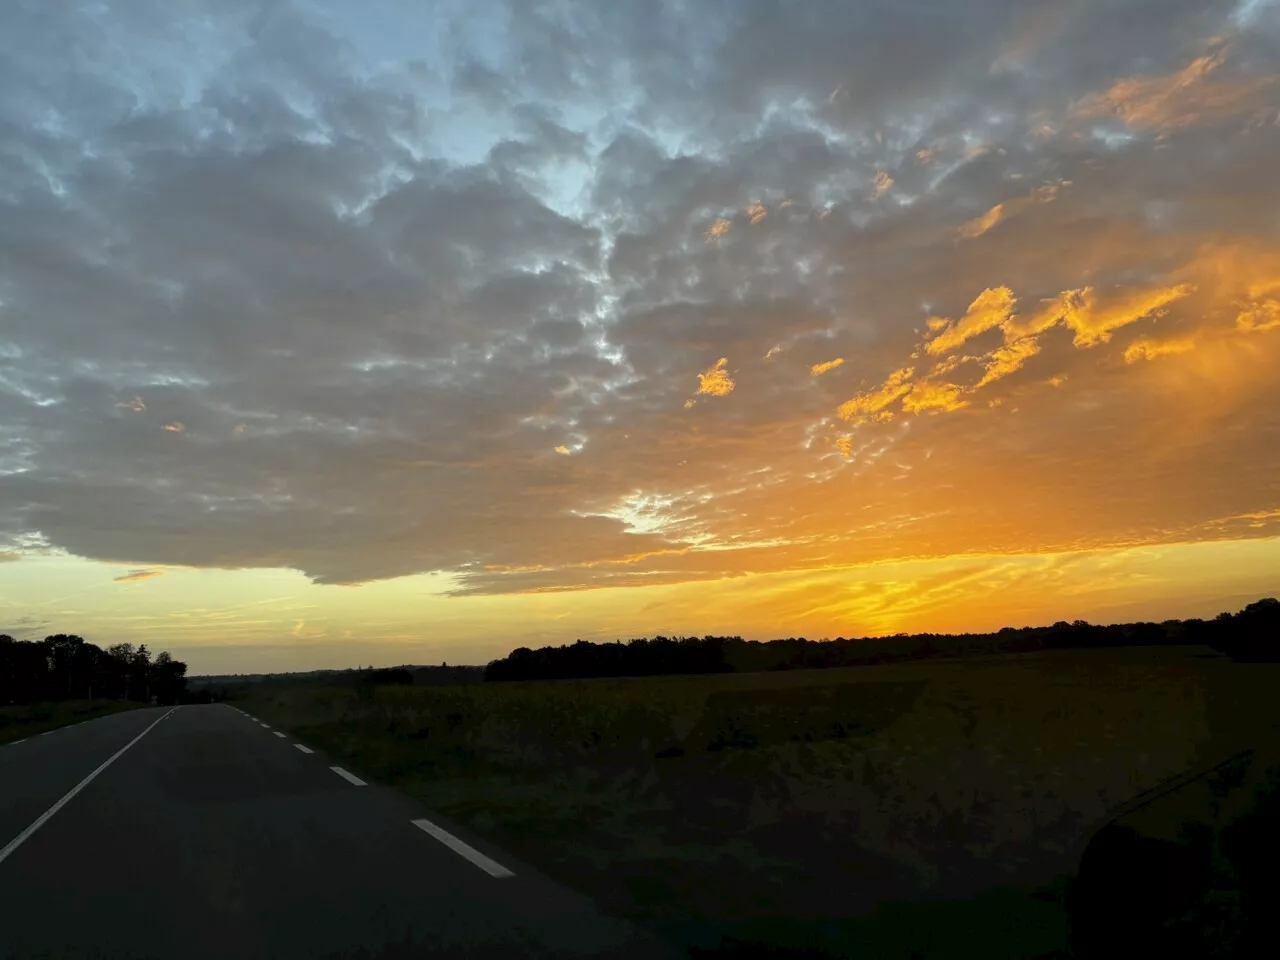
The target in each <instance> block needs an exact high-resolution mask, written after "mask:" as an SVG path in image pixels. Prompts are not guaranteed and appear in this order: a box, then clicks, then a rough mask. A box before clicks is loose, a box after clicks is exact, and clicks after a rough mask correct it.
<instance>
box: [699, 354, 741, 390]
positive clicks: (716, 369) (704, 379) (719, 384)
mask: <svg viewBox="0 0 1280 960" xmlns="http://www.w3.org/2000/svg"><path fill="white" fill-rule="evenodd" d="M728 362H729V360H728V358H727V357H721V358H720V359H719V360H717V361H716V363H715V366H713V367H711V368H709V369H707V370H704V371H703V372H702V373H700V374H698V392H699V393H705V394H707V395H708V396H711V397H727V396H728V395H729V394H731V393H733V388H734V386H735V384H734V382H733V380H732V379H731V378H730V376H729V374H728V371H726V370H725V364H726V363H728Z"/></svg>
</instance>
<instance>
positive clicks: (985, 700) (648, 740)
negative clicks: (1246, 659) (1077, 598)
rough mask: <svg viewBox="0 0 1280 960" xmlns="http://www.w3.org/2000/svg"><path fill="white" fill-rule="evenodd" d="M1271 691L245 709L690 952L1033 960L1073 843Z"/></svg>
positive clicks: (1190, 682)
mask: <svg viewBox="0 0 1280 960" xmlns="http://www.w3.org/2000/svg"><path fill="white" fill-rule="evenodd" d="M1278 672H1280V665H1275V666H1272V665H1258V664H1251V665H1248V666H1244V665H1237V664H1233V663H1231V662H1229V661H1227V660H1224V659H1223V658H1220V657H1216V656H1213V655H1212V653H1211V651H1208V650H1207V649H1205V648H1199V647H1165V648H1153V647H1133V648H1123V649H1119V650H1110V651H1107V650H1084V651H1081V650H1074V651H1053V652H1044V653H1035V654H1022V655H1005V656H992V657H985V658H979V659H972V660H956V661H938V662H921V663H910V664H893V665H883V666H867V667H852V668H844V669H832V670H812V671H794V672H778V673H757V674H729V675H717V676H700V677H657V678H641V679H626V680H582V681H543V682H527V683H504V684H483V685H474V686H459V687H378V688H374V689H372V690H366V691H364V692H363V693H362V692H359V691H357V690H352V689H333V688H309V689H308V688H296V689H290V690H277V691H270V690H266V689H264V690H260V691H257V692H255V693H253V694H250V699H249V700H248V701H247V703H246V706H247V707H248V708H249V709H250V710H251V711H253V712H255V713H257V714H258V715H259V716H261V717H263V718H264V719H266V720H269V721H271V722H273V723H275V724H277V725H279V726H281V727H284V728H286V729H291V730H293V731H295V732H296V733H297V734H298V735H299V736H300V737H301V738H303V739H304V740H306V741H307V742H310V743H313V744H314V745H316V746H319V747H322V748H323V749H325V750H327V751H328V752H329V753H331V754H332V755H334V756H336V757H341V758H343V760H344V762H346V763H348V764H350V765H351V766H352V767H353V768H356V769H359V770H363V771H365V772H367V773H369V774H370V775H371V776H374V777H376V778H379V779H381V780H383V781H384V782H388V783H392V784H395V785H397V786H399V787H400V788H401V789H403V790H405V791H406V792H408V793H410V794H413V795H415V796H417V797H420V798H421V799H423V800H424V801H425V802H426V803H427V804H428V805H429V806H431V807H432V808H434V809H435V810H437V811H439V812H441V813H443V814H444V815H445V816H446V817H449V818H451V819H453V820H455V821H457V822H459V823H465V824H466V825H468V826H469V827H470V828H472V829H474V830H475V831H476V832H477V833H479V834H481V835H484V836H487V837H489V838H491V839H492V840H493V841H494V842H495V843H496V844H497V845H498V846H499V847H500V848H502V849H506V850H508V851H510V852H511V853H512V854H514V855H515V856H518V857H520V858H521V859H523V860H525V861H527V862H529V863H532V864H535V865H537V866H538V867H539V868H540V869H542V870H543V871H544V872H546V873H547V874H549V875H551V876H553V877H555V878H556V879H558V880H560V881H562V882H564V883H566V884H567V885H569V886H572V887H576V888H577V889H580V890H583V891H586V892H589V894H590V895H591V896H592V897H593V898H594V899H595V900H596V901H597V902H598V903H600V904H601V905H602V907H604V908H605V909H607V910H611V911H613V912H616V913H618V914H621V915H625V916H628V917H631V918H633V919H635V920H636V921H638V922H640V923H643V924H645V925H647V926H649V927H651V928H652V929H655V930H657V931H658V932H660V933H663V934H664V935H666V936H668V937H670V938H671V939H672V940H674V941H676V942H679V943H682V944H685V945H688V946H689V947H690V949H691V951H692V955H694V956H697V955H699V952H700V950H701V949H704V948H705V949H708V950H710V948H713V947H716V948H717V951H716V953H715V955H717V956H722V955H731V954H732V951H731V950H730V951H728V952H727V953H726V947H725V944H727V943H731V942H732V941H733V940H735V939H737V940H741V941H744V942H754V943H772V944H778V945H780V946H782V945H785V946H789V947H793V948H801V947H805V946H811V947H815V948H816V947H820V948H823V949H825V950H829V951H830V955H845V954H846V953H849V952H855V951H856V955H858V956H861V957H880V956H883V957H903V956H916V957H939V958H941V957H963V956H973V955H982V956H984V957H1048V956H1056V955H1060V954H1059V953H1058V951H1060V950H1061V948H1062V946H1063V940H1064V915H1063V911H1062V909H1061V906H1060V903H1059V892H1060V890H1061V885H1062V880H1063V878H1064V876H1065V875H1067V874H1069V873H1070V872H1072V871H1073V870H1074V866H1075V859H1074V858H1076V857H1078V854H1079V849H1080V844H1081V843H1082V842H1083V840H1085V839H1087V837H1088V835H1089V834H1090V833H1091V832H1092V830H1093V829H1094V828H1096V827H1097V826H1098V825H1099V824H1100V822H1101V821H1102V820H1103V819H1104V818H1105V817H1106V815H1107V814H1108V811H1110V810H1112V809H1114V808H1115V807H1116V806H1117V805H1118V804H1120V803H1121V802H1123V801H1125V800H1127V799H1129V798H1131V797H1132V796H1134V795H1135V794H1137V793H1139V792H1141V791H1143V790H1145V789H1148V788H1150V787H1152V786H1154V785H1156V784H1158V783H1160V782H1161V781H1162V780H1164V779H1166V778H1168V777H1170V776H1173V775H1175V774H1177V773H1179V772H1180V771H1182V770H1184V769H1186V768H1187V767H1189V766H1191V765H1193V764H1194V763H1196V762H1198V761H1201V760H1204V759H1206V758H1209V757H1214V756H1218V755H1225V753H1226V752H1228V751H1230V750H1231V749H1232V748H1233V747H1235V746H1236V745H1238V744H1241V743H1243V744H1246V745H1247V744H1248V743H1249V742H1251V741H1252V740H1254V739H1256V738H1257V737H1259V736H1262V735H1264V734H1265V732H1266V731H1270V730H1273V729H1275V728H1276V722H1277V720H1280V706H1273V705H1272V703H1271V701H1270V699H1269V698H1268V696H1267V694H1266V691H1267V690H1268V688H1272V687H1274V684H1275V680H1276V677H1277V673H1278ZM979 944H980V945H981V947H980V949H979V952H978V954H975V952H974V951H975V946H976V945H979ZM708 955H711V954H710V953H708ZM744 955H745V954H744ZM795 955H800V954H795ZM813 955H814V956H817V955H819V954H817V953H815V954H813ZM821 955H828V954H826V953H824V954H821Z"/></svg>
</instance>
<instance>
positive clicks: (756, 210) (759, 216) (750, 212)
mask: <svg viewBox="0 0 1280 960" xmlns="http://www.w3.org/2000/svg"><path fill="white" fill-rule="evenodd" d="M768 215H769V211H768V210H767V209H765V207H764V205H763V204H759V203H753V204H751V206H749V207H747V216H748V217H750V218H751V225H752V226H753V227H754V226H755V225H756V224H757V223H759V222H760V221H761V220H763V219H764V218H765V217H767V216H768Z"/></svg>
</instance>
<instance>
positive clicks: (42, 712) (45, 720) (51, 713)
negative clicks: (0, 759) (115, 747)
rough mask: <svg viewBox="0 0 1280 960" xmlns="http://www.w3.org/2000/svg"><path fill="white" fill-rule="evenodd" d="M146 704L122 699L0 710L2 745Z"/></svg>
mask: <svg viewBox="0 0 1280 960" xmlns="http://www.w3.org/2000/svg"><path fill="white" fill-rule="evenodd" d="M139 706H143V704H139V703H133V702H132V701H122V700H61V701H58V702H57V703H29V704H19V705H16V706H8V707H0V743H10V742H12V741H14V740H23V739H26V738H27V737H33V736H35V735H36V734H40V733H44V732H45V731H46V730H56V729H57V728H58V727H65V726H67V725H68V724H71V723H80V722H81V721H84V720H92V719H94V718H95V717H103V716H106V715H107V714H109V713H119V712H120V711H121V710H132V709H133V708H134V707H139Z"/></svg>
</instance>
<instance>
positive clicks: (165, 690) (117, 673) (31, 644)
mask: <svg viewBox="0 0 1280 960" xmlns="http://www.w3.org/2000/svg"><path fill="white" fill-rule="evenodd" d="M186 690H187V665H186V664H185V663H183V662H182V661H181V660H175V659H174V658H173V657H172V656H170V655H169V653H168V652H167V651H163V650H162V651H161V652H160V653H158V654H156V655H155V657H154V658H153V657H152V656H151V651H149V650H148V649H147V645H146V644H145V643H144V644H142V645H141V646H139V647H134V645H133V644H131V643H117V644H115V645H114V646H110V647H108V648H107V649H106V650H103V649H102V648H100V647H98V646H97V645H96V644H92V643H88V642H87V641H85V639H84V638H83V637H78V636H75V635H74V634H66V633H58V634H54V635H53V636H49V637H45V638H44V639H43V640H40V641H31V640H15V639H14V638H13V637H10V636H8V635H6V634H0V706H6V705H9V704H27V703H52V702H58V701H62V700H95V699H98V700H136V701H139V702H142V703H148V702H151V701H153V700H154V701H155V702H157V703H161V704H166V705H167V704H175V703H183V702H186V701H185V700H184V699H183V698H184V696H185V694H186Z"/></svg>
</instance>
